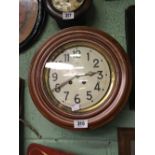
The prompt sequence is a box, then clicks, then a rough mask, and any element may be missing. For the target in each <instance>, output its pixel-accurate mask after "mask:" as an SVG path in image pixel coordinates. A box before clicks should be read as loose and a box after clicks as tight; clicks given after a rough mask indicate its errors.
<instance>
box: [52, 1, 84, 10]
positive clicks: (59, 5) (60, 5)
mask: <svg viewBox="0 0 155 155" xmlns="http://www.w3.org/2000/svg"><path fill="white" fill-rule="evenodd" d="M51 1H52V5H53V6H54V7H55V8H56V9H57V10H58V11H61V12H71V11H75V10H77V9H78V8H79V7H80V6H81V5H82V4H83V2H84V1H85V0H51Z"/></svg>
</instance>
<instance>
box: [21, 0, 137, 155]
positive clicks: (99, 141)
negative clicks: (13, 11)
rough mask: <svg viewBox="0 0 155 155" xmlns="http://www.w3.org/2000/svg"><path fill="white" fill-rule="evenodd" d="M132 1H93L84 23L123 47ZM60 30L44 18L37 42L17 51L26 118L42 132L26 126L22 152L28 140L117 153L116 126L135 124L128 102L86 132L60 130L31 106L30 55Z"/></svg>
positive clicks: (84, 154) (88, 152)
mask: <svg viewBox="0 0 155 155" xmlns="http://www.w3.org/2000/svg"><path fill="white" fill-rule="evenodd" d="M132 4H134V0H109V1H105V0H94V1H93V5H94V6H93V8H92V9H91V11H90V13H89V15H88V18H87V25H88V26H92V27H95V28H98V29H100V30H103V31H105V32H107V33H109V34H110V35H111V36H113V37H114V38H115V39H116V40H117V41H118V42H119V43H120V44H121V45H122V46H123V47H124V49H125V50H126V41H125V20H124V19H125V9H126V8H127V7H128V6H129V5H132ZM58 31H60V29H59V28H58V26H57V24H56V22H55V20H54V19H52V18H51V17H48V18H47V22H46V23H45V28H44V30H43V32H42V34H41V35H40V36H39V38H38V39H37V41H36V42H35V43H34V44H33V45H32V46H31V47H30V48H29V49H27V50H26V51H25V52H24V53H21V54H20V59H19V72H20V77H21V78H23V79H24V80H25V94H24V106H25V112H24V115H25V119H26V120H28V121H29V122H30V123H31V124H32V125H33V126H34V127H35V128H36V129H37V131H38V132H39V133H40V134H41V135H42V139H39V138H38V137H37V136H36V135H35V134H34V133H33V132H32V131H31V130H30V129H29V128H27V127H25V132H24V137H25V138H24V146H25V147H24V148H25V152H26V149H27V146H28V145H29V144H30V143H39V144H43V145H47V146H50V147H54V148H59V149H62V150H66V151H71V152H74V153H76V154H77V155H118V143H117V127H134V126H135V116H134V115H135V112H134V111H130V110H129V106H128V104H127V105H126V107H125V108H124V109H123V110H122V111H121V112H120V114H119V115H118V116H117V117H116V118H115V119H114V120H113V121H112V122H111V123H109V124H108V125H106V126H103V127H101V128H99V129H96V130H93V131H89V132H88V131H87V132H74V131H69V130H66V129H62V128H60V127H58V126H56V125H54V124H53V123H51V122H49V121H48V120H47V119H46V118H44V117H43V116H42V115H41V114H40V112H39V111H38V110H37V108H36V107H35V106H34V104H33V101H32V99H31V96H30V94H29V89H28V72H29V67H30V64H31V60H32V57H33V55H34V54H35V53H36V51H37V49H38V48H39V47H40V46H41V45H42V44H43V43H44V42H45V41H46V40H47V39H48V38H49V37H51V36H52V35H54V34H56V33H57V32H58Z"/></svg>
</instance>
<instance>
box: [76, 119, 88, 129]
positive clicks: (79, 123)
mask: <svg viewBox="0 0 155 155" xmlns="http://www.w3.org/2000/svg"><path fill="white" fill-rule="evenodd" d="M74 128H79V129H82V128H88V120H74Z"/></svg>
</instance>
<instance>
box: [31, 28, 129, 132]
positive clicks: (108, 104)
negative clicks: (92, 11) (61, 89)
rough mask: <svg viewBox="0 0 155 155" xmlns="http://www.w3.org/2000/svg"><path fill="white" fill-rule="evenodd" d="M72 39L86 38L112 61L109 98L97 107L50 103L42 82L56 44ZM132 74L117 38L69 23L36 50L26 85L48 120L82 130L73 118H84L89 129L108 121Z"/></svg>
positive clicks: (125, 94) (121, 101) (124, 95)
mask: <svg viewBox="0 0 155 155" xmlns="http://www.w3.org/2000/svg"><path fill="white" fill-rule="evenodd" d="M72 42H73V43H75V42H85V43H89V44H92V45H93V46H95V47H97V48H100V49H104V50H103V53H102V54H103V55H105V57H107V58H108V59H109V61H110V62H111V63H112V65H113V67H114V74H115V77H116V79H115V83H114V86H113V89H112V90H111V93H110V94H109V96H108V98H107V99H106V100H105V101H104V102H103V103H102V104H101V105H100V106H98V107H97V108H94V109H92V110H89V111H85V112H82V113H80V112H79V113H78V112H75V113H74V112H73V113H68V112H67V111H64V110H62V109H61V108H59V107H56V106H55V104H51V100H50V99H49V98H48V95H47V93H46V90H44V84H43V70H44V66H45V63H46V62H47V60H48V58H49V57H50V56H51V54H52V53H53V52H55V51H56V50H57V49H59V47H61V46H63V45H65V44H70V43H72ZM131 78H132V77H131V67H130V62H129V60H128V57H127V55H126V53H125V52H124V50H123V48H122V47H121V46H120V44H119V43H118V42H117V41H116V40H114V39H113V38H112V37H111V36H109V35H108V34H106V33H105V32H101V31H99V30H96V29H93V28H88V27H72V28H67V29H64V30H63V31H61V32H59V33H58V34H57V35H55V36H54V37H52V38H50V39H49V40H48V41H47V42H46V43H45V44H44V45H43V46H42V47H41V48H40V49H39V50H38V52H37V53H36V55H35V56H34V58H33V60H32V64H31V68H30V73H29V89H30V94H31V96H32V99H33V101H34V103H35V105H36V107H37V108H38V109H39V111H40V112H41V113H42V114H43V115H44V116H45V117H46V118H47V119H49V120H50V121H51V122H54V123H55V124H57V125H59V126H61V127H64V128H68V129H73V130H82V129H75V128H74V120H77V119H87V120H88V123H89V127H88V129H93V128H97V127H99V126H101V125H104V124H106V123H107V122H109V121H111V120H112V119H113V118H114V117H115V116H116V115H117V113H118V112H119V111H120V110H121V109H122V107H123V106H124V105H125V102H126V101H127V99H128V96H129V93H130V89H131Z"/></svg>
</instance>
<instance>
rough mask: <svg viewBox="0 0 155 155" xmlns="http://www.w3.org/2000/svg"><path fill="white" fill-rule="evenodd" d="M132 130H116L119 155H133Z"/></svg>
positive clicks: (133, 134)
mask: <svg viewBox="0 0 155 155" xmlns="http://www.w3.org/2000/svg"><path fill="white" fill-rule="evenodd" d="M134 141H135V129H134V128H118V145H119V155H134V154H135V152H134V151H135V150H134Z"/></svg>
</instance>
